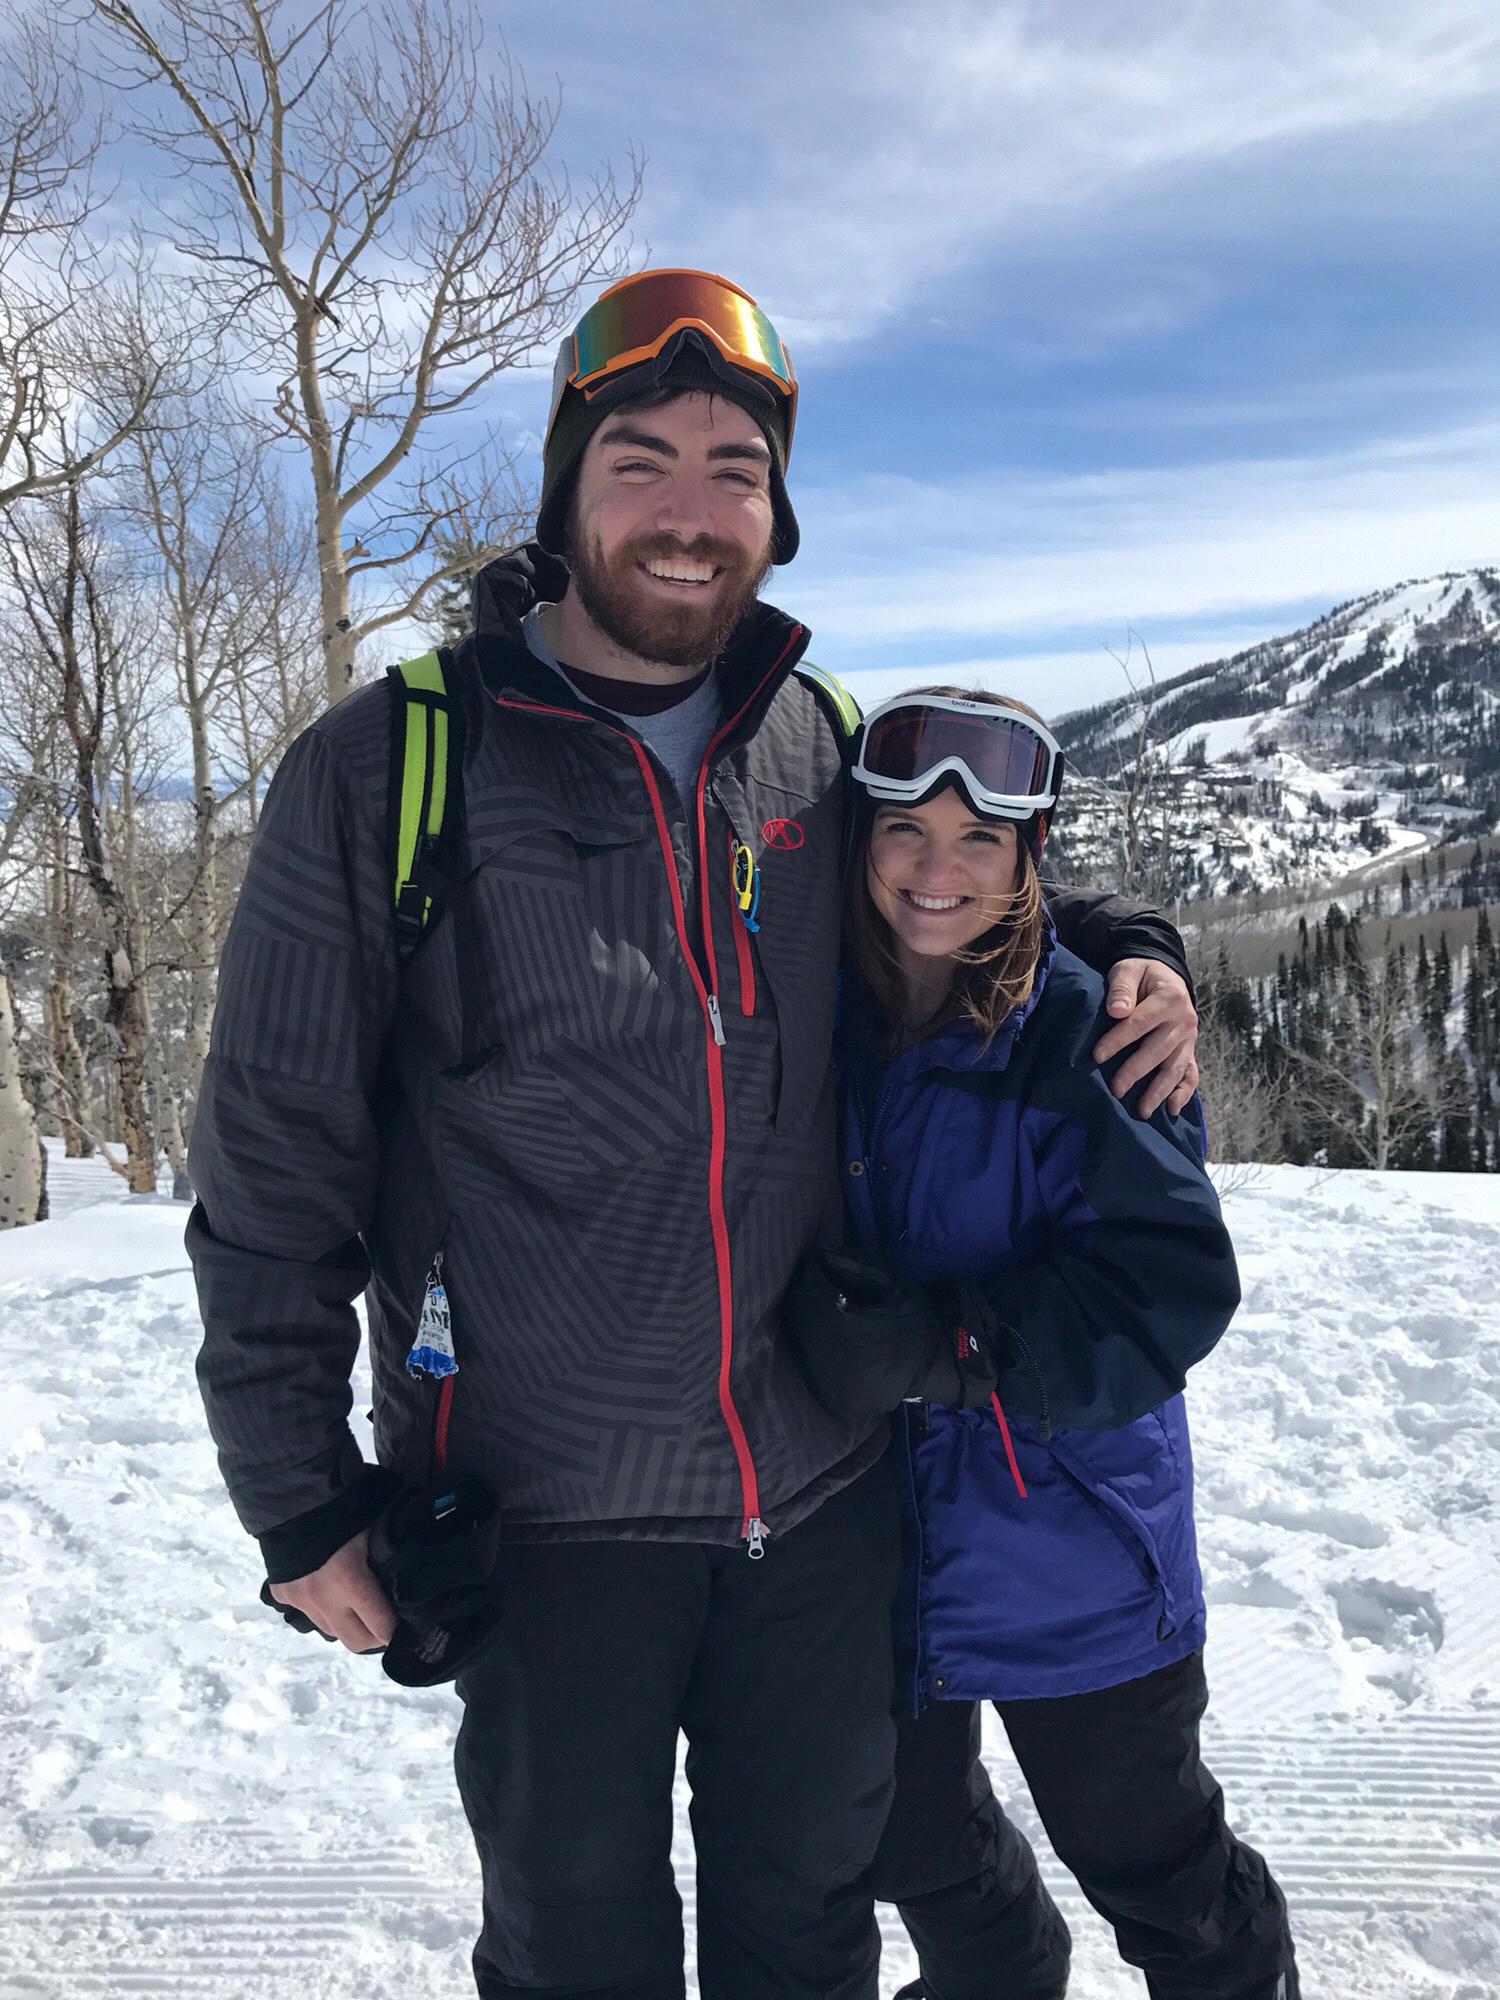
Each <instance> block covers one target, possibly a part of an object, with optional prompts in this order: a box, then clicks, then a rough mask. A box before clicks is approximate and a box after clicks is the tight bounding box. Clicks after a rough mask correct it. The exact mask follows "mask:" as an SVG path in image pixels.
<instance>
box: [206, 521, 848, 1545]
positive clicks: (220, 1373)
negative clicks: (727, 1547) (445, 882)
mask: <svg viewBox="0 0 1500 2000" xmlns="http://www.w3.org/2000/svg"><path fill="white" fill-rule="evenodd" d="M564 586H565V575H564V574H563V572H561V570H560V569H559V568H558V567H557V566H556V565H552V564H550V563H549V561H548V559H547V558H545V557H542V556H541V555H540V554H539V552H536V551H534V550H526V551H520V552H518V553H517V554H515V555H513V556H511V557H509V558H506V559H504V560H503V561H502V562H500V563H498V564H494V565H492V566H491V567H490V568H489V569H487V570H486V571H485V572H483V574H482V575H481V577H480V578H479V580H478V585H477V590H476V601H477V629H476V631H475V633H474V634H473V635H471V637H470V638H469V639H467V640H466V641H464V642H463V643H462V644H461V645H460V646H458V647H457V648H456V650H455V655H454V662H453V670H452V674H451V676H450V679H451V684H452V693H453V695H454V698H455V699H456V700H457V702H458V703H459V704H460V706H461V709H462V714H463V723H464V748H463V777H462V785H461V788H460V789H461V797H462V810H463V813H464V823H463V824H462V825H461V826H459V827H457V828H456V829H454V835H453V843H452V848H453V853H454V855H455V856H456V857H457V859H456V861H455V864H454V865H453V867H452V869H451V874H452V876H453V878H454V879H453V880H452V882H451V886H450V887H449V888H448V889H447V891H446V893H445V894H444V895H443V897H442V898H441V903H440V914H439V916H438V918H437V920H436V921H435V922H434V923H433V924H432V925H431V926H430V927H429V929H428V930H427V932H426V933H425V934H424V936H423V938H422V941H421V943H420V945H419V946H418V948H417V950H416V952H415V954H414V955H413V956H412V957H411V958H410V959H409V960H408V961H407V962H406V963H405V964H400V963H399V962H398V959H397V954H396V932H395V925H394V920H393V911H392V894H393V887H392V882H391V877H390V866H389V861H388V857H387V837H386V825H387V821H386V810H387V795H388V788H389V786H390V784H391V779H392V770H391V734H392V729H391V723H392V714H393V704H392V699H391V690H390V688H389V686H387V685H385V684H383V683H382V684H379V685H376V686H374V687H371V688H367V689H364V690H362V691H360V692H358V693H356V694H353V695H351V696H350V697H349V698H348V699H347V700H346V701H344V702H342V703H341V704H339V705H338V706H337V707H336V708H335V709H333V710H332V711H331V712H330V713H328V714H326V715H324V716H322V717H320V718H319V719H318V720H317V721H316V722H315V723H314V724H313V725H312V726H311V727H310V728H309V729H308V730H306V731H305V732H304V733H303V735H302V736H301V737H300V738H298V740H297V741H296V742H295V743H294V744H293V745H292V747H291V748H290V750H289V751H288V752H287V754H286V756H285V758H284V759H283V760H282V763H281V766H280V768H279V770H278V772H277V774H276V777H275V779H274V781H273V783H272V785H271V786H270V788H269V791H268V794H267V798H266V801H265V806H264V811H263V814H262V817H261V822H260V826H259V829H258V832H257V835H256V839H255V842H254V846H253V850H252V853H251V857H250V862H249V867H248V871H247V874H246V878H245V883H244V887H243V890H242V892H241V895H240V899H239V903H238V907H237V909H236V913H235V917H234V921H233V923H232V925H231V928H230V932H229V937H228V941H227V943H226V946H225V950H224V954H223V960H222V966H221V971H220V979H219V997H218V1006H217V1012H216V1016H215V1021H214V1029H213V1039H212V1049H211V1053H210V1057H209V1061H208V1066H207V1070H206V1073H205V1076H204V1080H203V1088H202V1093H201V1097H200V1101H199V1105H198V1109H197V1115H196V1119H195V1124H194V1130H193V1138H192V1148H191V1169H192V1174H193V1179H194V1183H195V1186H196V1189H197V1192H198V1205H197V1207H196V1208H195V1210H194V1213H193V1217H192V1220H191V1222H190V1224H189V1231H188V1241H189V1248H190V1251H191V1254H192V1261H193V1266H194V1271H195V1273H196V1277H197V1281H198V1287H199V1296H200V1301H201V1306H202V1314H203V1321H204V1340H203V1346H202V1350H201V1353H200V1356H199V1364H198V1367H199V1378H200V1382H201V1386H202V1391H203V1395H204V1400H205V1404H206V1408H207V1412H208V1417H209V1423H210V1428H211V1430H212V1433H213V1436H214V1439H215V1442H216V1444H217V1446H218V1450H219V1459H220V1465H221V1468H222V1470H223V1474H224V1477H225V1480H226V1483H227V1484H228V1487H229V1490H230V1493H231V1496H232V1498H233V1500H234V1503H235V1506H236V1508H237V1510H238V1512H239V1514H240V1518H241V1519H242V1521H243V1522H244V1525H245V1526H246V1527H247V1528H248V1529H249V1530H251V1532H253V1533H263V1532H265V1531H266V1530H268V1529H271V1528H275V1527H278V1526H280V1525H282V1524H284V1523H287V1522H290V1521H293V1520H294V1519H296V1517H298V1516H300V1515H302V1514H304V1513H306V1512H308V1511H310V1510H312V1509H315V1508H318V1507H320V1506H323V1505H325V1504H326V1503H328V1502H329V1501H330V1500H331V1499H333V1498H334V1497H335V1496H336V1495H337V1494H338V1493H339V1492H340V1491H341V1490H342V1489H343V1488H344V1487H345V1486H346V1485H347V1484H348V1483H349V1482H350V1481H351V1480H352V1479H354V1478H355V1477H356V1476H357V1474H358V1472H359V1454H358V1448H357V1446H356V1445H355V1443H354V1440H353V1437H352V1434H351V1432H350V1430H349V1426H348V1415H349V1409H350V1390H349V1377H350V1371H351V1367H352V1365H353V1361H354V1357H355V1352H356V1348H357V1343H358V1323H357V1319H356V1316H355V1312H354V1309H353V1303H352V1302H353V1300H354V1299H355V1298H356V1297H357V1296H358V1295H359V1293H360V1292H361V1290H364V1291H365V1294H366V1299H367V1303H368V1311H369V1322H370V1335H371V1350H372V1359H373V1369H374V1403H375V1426H376V1445H377V1451H378V1454H379V1457H380V1459H381V1462H382V1463H383V1464H385V1465H388V1466H391V1467H393V1468H394V1469H395V1470H396V1471H397V1472H399V1473H400V1474H401V1475H402V1476H403V1478H407V1479H409V1480H411V1481H414V1482H419V1481H425V1480H427V1479H428V1478H430V1477H431V1476H432V1475H433V1473H434V1470H435V1460H436V1454H437V1447H438V1436H439V1409H440V1403H441V1399H442V1390H441V1388H440V1386H439V1385H438V1384H437V1383H435V1382H434V1381H433V1380H432V1379H431V1378H430V1377H427V1376H422V1377H420V1378H419V1379H416V1380H412V1379H411V1378H409V1377H408V1375H407V1374H406V1371H405V1367H404V1363H405V1358H406V1355H407V1352H408V1349H409V1348H410V1346H411V1345H412V1341H413V1336H414V1332H415V1329H416V1325H417V1321H418V1317H419V1313H420V1309H421V1305H422V1301H423V1297H424V1292H425V1282H426V1278H427V1273H428V1270H429V1267H430V1265H431V1263H432V1261H433V1258H434V1256H435V1255H436V1253H437V1252H438V1251H439V1250H441V1251H442V1253H443V1263H442V1271H443V1278H444V1282H445V1284H446V1287H447V1291H448V1298H449V1304H450V1308H451V1313H452V1329H453V1342H454V1349H455V1353H456V1357H457V1360H458V1373H457V1375H456V1377H454V1378H453V1386H452V1390H451V1405H450V1406H448V1407H446V1408H445V1409H444V1410H443V1417H442V1426H441V1434H442V1439H443V1443H444V1447H445V1468H446V1470H448V1471H451V1472H461V1471H465V1470H470V1471H475V1472H478V1473H481V1474H483V1475H484V1476H485V1477H486V1478H487V1479H488V1480H489V1481H490V1482H491V1484H492V1485H493V1487H494V1488H495V1489H496V1491H497V1494H498V1498H499V1503H500V1507H501V1510H502V1514H503V1517H504V1520H505V1525H506V1532H507V1533H508V1534H509V1535H511V1536H512V1537H513V1538H517V1539H545V1538H548V1537H550V1536H561V1537H566V1538H579V1537H588V1536H608V1537H611V1538H621V1537H649V1538H668V1539H684V1540H694V1541H716V1542H728V1543H733V1542H736V1541H738V1540H740V1539H742V1538H743V1537H744V1536H745V1534H746V1532H747V1527H748V1524H749V1521H750V1519H751V1518H752V1517H758V1518H759V1519H761V1520H763V1521H764V1523H765V1525H766V1528H767V1530H768V1531H769V1532H771V1533H773V1534H774V1533H775V1532H776V1531H778V1530H781V1529H785V1528H786V1527H789V1526H791V1525H792V1524H793V1523H795V1522H796V1521H797V1520H798V1519H800V1518H802V1516H804V1515H805V1514H807V1513H809V1512H810V1511H811V1510H812V1508H813V1507H814V1506H815V1505H816V1504H817V1503H818V1501H819V1500H820V1499H821V1498H822V1497H824V1495H825V1494H826V1493H827V1492H829V1491H832V1490H834V1489H835V1488H836V1487H837V1486H839V1485H841V1484H843V1483H846V1482H847V1481H848V1480H850V1479H852V1478H853V1477H855V1476H856V1475H857V1474H858V1472H859V1471H861V1470H862V1469H863V1468H864V1467H865V1466H866V1465H867V1464H869V1463H870V1462H872V1461H873V1459H874V1458H875V1457H876V1456H878V1454H879V1452H880V1450H881V1449H882V1448H883V1445H884V1442H885V1427H884V1425H883V1424H880V1425H872V1424H871V1423H869V1422H868V1421H865V1422H861V1423H858V1424H854V1425H851V1424H848V1423H844V1422H840V1421H838V1420H836V1419H834V1418H832V1417H830V1416H829V1415H827V1414H826V1413H825V1412H824V1411H823V1410H822V1409H821V1407H820V1406H819V1405H818V1404H817V1403H816V1402H815V1401H814V1400H813V1398H812V1396H811V1395H810V1393H809V1392H808V1390H807V1389H806V1387H805V1385H804V1384H803V1382H802V1379H801V1377H800V1375H798V1373H797V1372H796V1370H795V1367H794V1364H793V1362H792V1360H791V1358H790V1356H789V1354H788V1352H787V1349H786V1347H785V1344H784V1343H783V1342H782V1341H781V1339H780V1338H779V1300H780V1298H781V1296H782V1295H783V1293H784V1291H785V1289H786V1287H787V1284H788V1282H789V1280H790V1278H791V1274H792V1271H793V1269H794V1267H795V1265H796V1263H797V1261H798V1259H799V1257H800V1256H801V1255H802V1254H803V1252H804V1251H805V1250H806V1249H807V1247H808V1246H809V1244H810V1243H811V1242H812V1241H813V1239H814V1238H815V1237H816V1236H817V1235H818V1234H819V1233H820V1231H822V1230H824V1229H826V1228H827V1227H828V1226H829V1224H830V1222H831V1220H832V1219H833V1218H835V1217H836V1214H837V1188H836V1181H835V1175H834V1136H833V1123H832V1079H831V1046H832V1020H833V1006H834V989H835V978H836V970H837V966H836V960H837V951H838V939H839V895H840V888H839V871H840V845H841V831H842V818H843V778H842V762H841V746H840V743H839V741H838V739H837V737H836V736H835V733H834V729H833V726H832V723H831V722H830V720H829V718H828V717H827V715H826V714H825V712H824V710H823V709H822V707H821V706H820V704H819V701H818V699H817V697H816V696H814V695H813V693H812V692H811V691H810V690H809V688H808V687H807V686H806V685H805V684H804V683H803V682H802V681H801V680H799V679H797V678H796V677H794V676H793V675H792V668H793V666H794V664H795V662H796V660H797V658H798V657H799V656H800V652H801V650H802V647H803V646H804V645H805V643H806V635H805V634H804V633H803V632H802V629H801V628H800V627H799V626H796V625H795V624H793V623H792V621H790V620H789V619H787V618H785V617H783V616H782V614H781V613H779V612H777V611H774V610H772V609H771V608H770V607H768V606H757V607H756V608H755V609H754V610H753V611H752V613H751V614H750V615H749V617H748V618H747V620H746V621H745V624H744V625H743V626H742V627H741V630H740V632H739V634H737V636H736V640H735V642H734V643H733V645H732V646H731V648H730V650H729V651H728V652H727V653H726V655H725V656H724V657H723V659H722V660H721V662H720V664H719V667H718V669H717V671H718V672H719V674H720V676H721V678H722V681H723V685H724V691H725V700H724V709H723V715H724V726H723V728H722V729H721V731H720V733H719V735H718V736H717V737H716V738H715V739H714V742H713V743H712V744H711V745H710V748H709V752H708V755H707V757H706V759H705V764H704V769H703V772H702V774H701V776H700V783H699V787H698V792H697V796H696V797H694V798H693V799H690V800H687V801H683V800H679V799H678V798H677V796H676V793H675V790H674V788H673V787H672V785H671V782H670V780H669V779H668V778H667V776H666V773H665V771H664V769H663V768H662V766H661V765H660V764H659V763H658V762H657V761H656V760H655V759H654V758H653V757H652V755H651V753H650V752H649V750H647V749H646V748H645V746H644V745H643V744H642V743H641V742H640V740H639V738H637V737H636V736H635V735H634V734H633V732H631V731H630V729H629V728H628V725H624V724H622V723H621V722H620V721H619V720H618V719H617V718H615V717H613V716H609V715H607V714H605V713H604V712H603V711H601V710H597V709H593V708H591V707H590V705H589V704H587V703H586V702H583V701H581V700H580V699H579V698H578V697H577V696H575V695H574V694H573V693H572V691H571V690H570V689H568V688H566V687H565V686H564V684H563V683H562V682H561V681H560V680H559V679H558V678H557V677H556V676H555V675H554V674H552V673H551V671H550V670H549V669H548V668H546V667H545V666H544V665H543V664H542V663H541V662H539V661H538V660H536V659H535V658H534V657H533V655H532V654H531V653H530V651H529V650H528V648H527V647H526V645H525V643H524V641H523V639H522V637H521V633H520V629H519V619H520V616H521V615H522V614H523V613H524V611H525V610H526V609H528V608H529V606H530V605H531V604H532V603H533V602H535V601H537V599H538V597H541V598H548V597H551V598H556V597H559V596H560V595H561V594H562V590H563V588H564ZM788 823H789V824H788ZM445 832H446V830H445ZM735 842H743V843H744V844H746V845H748V846H749V847H750V848H751V850H752V851H753V853H754V855H755V858H756V862H757V865H758V867H759V869H760V874H761V897H760V905H759V910H758V912H757V916H758V921H759V926H760V927H759V929H758V931H756V932H755V933H754V934H752V933H751V932H750V931H749V929H748V928H747V927H746V925H745V924H744V922H743V921H742V919H741V916H740V913H739V909H738V904H737V901H736V898H735V893H734V875H733V845H734V843H735ZM710 990H711V991H712V993H713V996H714V999H715V1000H716V1003H717V1014H718V1017H719V1020H720V1021H721V1023H722V1034H723V1042H722V1046H720V1045H719V1043H718V1041H717V1039H716V1035H715V1030H714V1026H713V1020H712V1013H713V1011H714V1010H713V1009H711V1008H710V1006H709V1005H708V995H709V992H710Z"/></svg>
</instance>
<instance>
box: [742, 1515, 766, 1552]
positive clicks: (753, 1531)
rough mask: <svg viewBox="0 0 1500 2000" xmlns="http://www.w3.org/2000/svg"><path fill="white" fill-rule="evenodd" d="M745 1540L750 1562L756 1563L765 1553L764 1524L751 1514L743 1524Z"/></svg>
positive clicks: (757, 1516)
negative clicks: (747, 1545)
mask: <svg viewBox="0 0 1500 2000" xmlns="http://www.w3.org/2000/svg"><path fill="white" fill-rule="evenodd" d="M745 1540H746V1542H747V1543H748V1544H749V1553H750V1560H751V1562H753V1563H758V1562H759V1561H760V1559H761V1557H762V1556H763V1555H764V1554H765V1552H766V1529H765V1523H764V1522H763V1521H762V1520H761V1519H760V1517H759V1515H756V1514H752V1515H751V1517H750V1519H749V1520H748V1521H747V1522H746V1523H745Z"/></svg>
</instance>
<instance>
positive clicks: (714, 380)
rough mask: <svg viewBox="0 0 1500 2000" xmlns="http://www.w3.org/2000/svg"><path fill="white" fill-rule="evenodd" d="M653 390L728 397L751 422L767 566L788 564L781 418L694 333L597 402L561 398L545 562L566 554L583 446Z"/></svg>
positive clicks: (551, 440)
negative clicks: (764, 500) (758, 452)
mask: <svg viewBox="0 0 1500 2000" xmlns="http://www.w3.org/2000/svg"><path fill="white" fill-rule="evenodd" d="M660 389H670V390H672V391H673V392H674V393H677V394H683V395H685V394H687V393H688V392H689V391H690V390H694V389H698V390H702V391H704V392H705V393H706V394H708V395H711V396H727V397H728V398H729V400H730V401H731V402H732V403H737V404H738V405H739V407H740V408H741V409H742V410H744V411H745V412H746V413H747V415H749V416H751V417H753V418H754V419H755V421H756V423H757V424H758V425H759V426H760V432H761V436H762V437H763V438H764V439H765V441H766V449H767V450H768V451H769V452H770V454H771V513H772V519H773V521H774V524H775V526H774V532H773V534H772V537H771V560H772V562H773V563H789V562H790V561H791V559H792V557H793V556H794V555H795V554H796V553H797V544H798V542H799V541H800V539H801V531H800V530H799V528H798V526H797V517H796V515H795V514H794V513H793V512H792V503H791V501H790V500H789V499H788V498H787V491H786V414H785V411H784V409H783V406H782V403H781V400H780V398H779V397H777V396H774V395H773V394H772V393H771V391H770V390H769V389H764V388H762V387H761V385H760V383H759V382H757V381H756V379H755V377H754V376H753V375H749V374H746V373H745V372H744V371H743V370H742V369H738V368H735V367H733V366H732V364H731V363H729V362H726V361H724V360H723V359H722V357H721V356H720V355H719V354H718V352H717V350H715V351H714V352H713V353H712V354H710V352H709V351H708V347H707V344H706V343H705V342H704V341H703V340H702V339H701V337H700V336H699V335H698V334H696V333H688V334H685V335H683V336H682V338H681V339H679V340H678V341H677V342H676V343H675V346H674V348H673V349H672V350H670V351H669V358H668V359H667V360H666V365H665V366H664V367H663V366H662V365H661V362H660V358H659V359H658V361H657V362H655V363H647V365H646V366H644V367H642V368H632V369H630V370H629V371H628V372H627V373H626V374H624V375H621V376H619V377H617V378H616V379H615V380H614V381H612V382H611V383H609V385H608V389H607V392H606V394H604V395H602V396H600V395H596V396H595V397H594V398H593V400H592V401H590V399H589V398H588V397H587V396H585V395H584V393H583V392H582V390H580V389H568V390H566V391H565V392H564V395H563V399H562V402H561V404H560V405H559V407H558V412H557V417H556V420H555V421H554V423H553V425H552V430H551V433H550V435H549V436H548V439H547V448H546V451H545V453H544V454H543V458H542V500H541V505H540V507H539V508H538V509H537V517H536V539H537V541H538V542H540V543H541V545H542V547H543V548H544V549H545V550H546V551H547V553H548V554H549V555H555V556H560V555H564V554H565V553H566V548H565V543H566V540H567V525H568V501H569V497H570V496H571V494H572V491H573V475H574V474H575V473H576V472H577V470H578V461H579V459H581V458H582V457H583V453H584V447H585V446H586V445H587V443H588V441H589V439H590V438H591V437H592V436H593V435H594V432H595V431H596V430H598V428H599V426H600V424H602V423H603V422H604V419H605V418H606V417H607V416H609V415H610V413H611V411H613V410H615V409H617V408H618V407H619V405H620V404H621V403H625V402H629V401H630V400H631V399H632V398H633V397H635V396H645V395H649V394H650V393H651V392H652V391H653V390H660Z"/></svg>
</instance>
